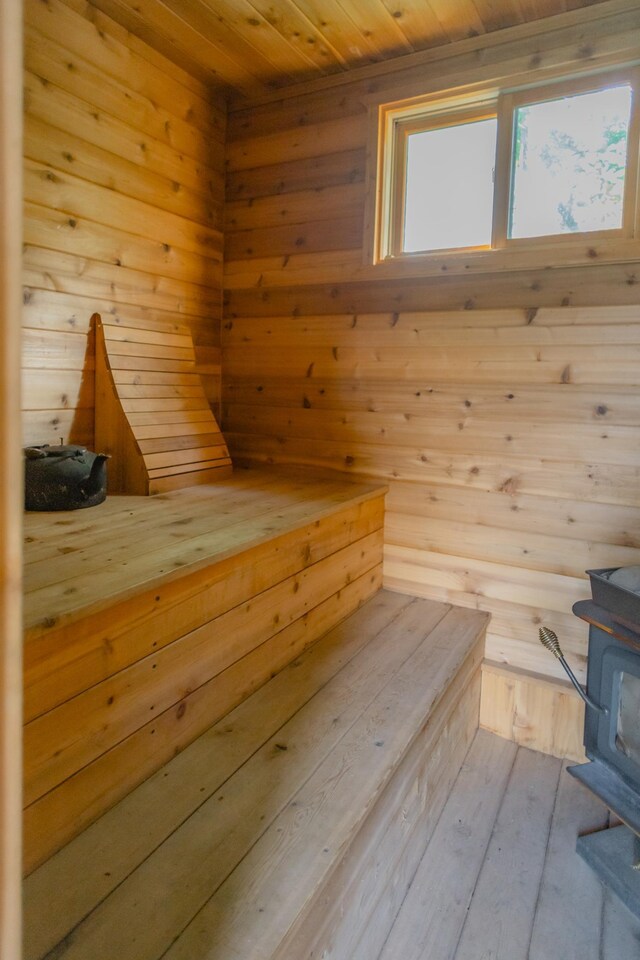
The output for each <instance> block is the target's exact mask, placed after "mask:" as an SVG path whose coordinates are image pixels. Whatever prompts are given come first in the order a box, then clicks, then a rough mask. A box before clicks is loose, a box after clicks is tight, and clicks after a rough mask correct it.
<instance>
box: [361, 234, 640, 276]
mask: <svg viewBox="0 0 640 960" xmlns="http://www.w3.org/2000/svg"><path fill="white" fill-rule="evenodd" d="M638 261H640V240H639V239H622V238H618V239H596V238H594V239H593V240H592V241H587V240H585V239H584V238H583V239H581V240H580V241H579V242H576V243H572V242H567V241H566V240H563V241H560V242H552V243H549V242H546V243H544V244H531V245H527V246H526V248H525V247H524V246H522V245H519V246H517V247H513V248H510V249H505V250H472V251H469V250H467V251H461V252H455V251H448V252H445V253H443V252H439V253H438V252H436V253H410V254H404V255H402V256H400V257H388V258H386V259H384V260H379V261H377V262H375V263H373V264H372V263H371V261H369V264H368V266H369V270H368V271H367V272H369V271H371V275H372V276H375V277H377V278H379V279H382V278H386V277H389V278H393V277H437V276H439V277H442V276H460V275H469V274H476V273H477V274H482V273H503V272H507V271H511V272H513V271H518V270H550V269H557V268H562V267H577V266H587V265H593V264H597V263H610V264H612V263H634V262H638Z"/></svg>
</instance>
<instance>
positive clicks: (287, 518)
mask: <svg viewBox="0 0 640 960" xmlns="http://www.w3.org/2000/svg"><path fill="white" fill-rule="evenodd" d="M383 493H384V489H380V488H377V489H376V488H374V487H371V486H363V485H353V484H345V483H336V482H335V481H334V482H331V481H319V482H315V483H314V482H313V481H309V480H306V481H304V480H299V481H296V480H291V479H289V480H286V479H285V478H283V477H281V476H278V475H277V474H276V475H271V476H266V475H264V474H260V475H258V476H256V477H254V476H253V474H252V472H249V476H248V477H247V476H240V477H236V478H234V479H230V480H227V481H223V482H220V483H219V484H217V485H215V486H211V487H206V486H203V487H194V488H190V489H188V490H183V491H176V492H174V493H170V494H163V495H159V496H158V497H153V498H145V499H144V500H143V502H142V504H141V505H140V509H139V511H138V512H136V511H135V510H133V509H132V507H136V506H137V505H138V504H137V503H136V502H135V501H136V499H137V498H133V497H111V498H108V500H107V501H106V502H105V504H103V505H102V506H103V507H106V509H105V510H102V511H101V510H100V508H94V513H93V522H89V523H88V524H87V523H86V522H85V523H84V524H83V523H82V521H80V520H78V518H74V519H72V520H70V523H71V526H72V528H73V527H74V525H75V526H76V529H75V534H74V542H75V547H74V548H73V549H71V550H67V551H66V552H64V551H63V553H62V554H61V553H60V550H59V540H58V538H57V536H56V531H55V524H56V517H57V515H56V514H53V515H49V514H47V515H45V514H42V515H38V516H34V517H33V523H32V524H31V525H30V528H29V533H28V535H27V537H28V541H29V545H31V546H33V554H32V556H31V557H28V558H27V568H28V572H27V575H26V576H27V581H28V583H29V585H30V586H29V587H28V588H27V590H28V593H27V599H26V605H25V606H26V612H27V618H28V622H30V623H31V625H32V628H31V629H27V632H26V636H25V645H26V650H27V653H26V656H25V705H26V717H27V718H29V719H28V722H27V723H26V726H25V731H24V739H25V764H24V800H25V804H26V808H25V855H24V860H25V868H26V869H27V871H28V870H30V869H33V867H34V866H35V865H36V864H37V863H39V862H41V861H42V860H43V859H46V857H47V856H49V855H50V854H51V853H52V852H54V851H55V850H56V849H58V848H59V847H60V846H62V845H63V844H64V842H66V841H67V840H69V839H70V838H71V837H73V836H75V835H76V834H77V833H78V832H79V831H80V830H81V829H82V828H83V827H84V826H87V825H88V824H89V823H91V822H92V821H93V820H95V819H96V818H97V817H98V816H99V815H100V814H101V813H103V812H104V811H105V810H106V809H108V808H109V807H110V806H111V805H113V803H114V802H116V801H117V800H118V799H120V798H121V797H122V796H123V795H124V794H126V793H127V792H128V790H130V789H131V788H132V787H133V786H135V785H137V784H138V783H140V782H141V780H143V779H144V778H145V776H149V775H150V774H152V773H153V772H154V771H155V770H157V769H158V767H159V766H161V764H162V763H164V762H166V760H167V759H168V758H169V757H171V756H172V755H173V754H174V753H175V752H178V751H180V750H181V749H183V748H184V747H185V746H187V745H188V744H189V743H190V742H191V741H192V740H193V739H194V738H195V737H197V736H198V735H199V734H200V733H202V731H203V730H204V729H206V728H207V727H208V726H210V725H211V723H214V722H216V721H217V720H219V719H220V718H221V717H222V716H223V715H224V714H225V713H227V712H229V711H230V710H232V709H233V708H234V707H235V706H236V705H237V704H238V703H239V702H240V701H241V700H243V699H244V698H245V697H247V696H249V695H250V694H251V693H252V692H254V691H255V690H256V689H257V688H258V687H259V686H261V685H262V684H263V683H264V682H266V681H267V680H268V679H269V677H270V676H271V675H272V673H273V672H275V671H277V670H278V669H281V668H282V667H284V666H286V664H287V663H288V662H289V661H290V660H292V659H293V658H294V657H296V656H297V655H298V654H299V653H300V652H301V651H302V650H303V649H305V648H306V647H307V646H308V645H309V644H310V643H312V642H313V640H315V639H317V637H318V636H319V635H320V634H321V633H322V632H324V631H325V630H327V629H329V628H330V627H331V626H333V625H334V624H335V623H336V622H337V621H338V620H340V619H341V618H342V617H344V616H347V615H348V614H349V613H350V612H352V611H353V610H354V609H356V608H357V607H358V606H359V605H360V604H361V603H362V602H363V601H364V600H366V599H367V598H368V597H369V596H371V595H372V594H373V593H374V592H375V591H376V590H378V589H379V587H380V584H381V558H382V523H383V501H382V497H383ZM31 519H32V517H31V516H28V518H27V520H28V521H29V520H31ZM96 524H97V526H96ZM100 525H102V533H100V531H99V527H100ZM68 532H70V531H68ZM100 544H102V545H103V548H104V550H105V551H106V552H105V553H102V555H101V556H99V554H100V553H101V548H100ZM53 558H57V559H56V561H55V562H54V563H52V562H51V561H52V559H53ZM96 564H97V566H96ZM85 565H86V566H85ZM92 585H93V586H92ZM45 608H47V609H48V613H46V614H44V615H43V611H44V609H45ZM105 654H106V656H105Z"/></svg>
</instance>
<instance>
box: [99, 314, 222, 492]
mask: <svg viewBox="0 0 640 960" xmlns="http://www.w3.org/2000/svg"><path fill="white" fill-rule="evenodd" d="M93 321H94V322H95V325H96V331H95V332H96V400H97V404H96V418H95V437H96V446H97V448H98V449H99V450H100V451H101V452H102V453H104V454H106V455H108V456H110V457H111V458H112V462H111V464H110V466H111V468H112V469H111V470H109V471H108V484H107V485H108V491H109V493H129V494H138V495H142V496H147V495H149V494H156V493H161V492H163V491H164V490H166V489H178V488H179V487H189V486H193V485H195V484H198V483H209V482H215V481H216V479H218V480H222V479H225V478H226V477H228V476H229V475H230V474H231V469H232V467H231V460H230V458H229V451H228V449H227V445H226V443H225V441H224V438H223V436H222V434H221V433H220V428H219V426H218V423H217V421H216V419H215V417H214V415H213V413H212V411H211V408H210V406H209V402H208V400H207V396H206V394H205V392H204V388H203V386H202V383H201V382H200V377H199V375H198V373H197V371H196V358H195V351H194V347H193V340H192V337H191V332H190V330H189V328H188V327H186V326H183V327H179V326H177V325H176V324H165V323H159V324H156V325H155V326H153V325H152V324H151V323H150V322H149V321H147V322H146V323H145V325H144V327H140V326H129V325H127V324H121V323H118V322H116V323H112V322H110V319H109V318H108V317H105V318H104V319H102V318H101V317H100V315H99V314H94V316H93ZM158 374H160V378H161V379H162V384H161V385H158V384H157V383H155V382H152V383H148V377H149V375H151V377H152V380H155V379H157V375H158ZM154 375H155V376H154ZM121 381H124V382H122V383H121ZM132 386H133V387H136V388H137V395H134V396H133V397H132V396H129V394H130V393H131V392H132V391H131V387H132ZM121 387H122V389H123V391H124V394H125V395H124V396H123V394H122V392H121ZM127 388H129V389H127ZM185 391H186V392H187V395H186V396H185V395H184V394H185Z"/></svg>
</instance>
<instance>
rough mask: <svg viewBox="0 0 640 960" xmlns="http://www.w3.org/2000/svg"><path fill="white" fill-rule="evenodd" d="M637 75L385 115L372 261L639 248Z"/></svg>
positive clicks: (396, 107) (413, 105)
mask: <svg viewBox="0 0 640 960" xmlns="http://www.w3.org/2000/svg"><path fill="white" fill-rule="evenodd" d="M639 93H640V82H639V77H638V68H630V69H627V70H626V71H618V72H616V73H615V74H613V73H609V74H602V73H601V74H598V75H596V76H592V77H588V78H581V79H578V80H572V81H565V82H563V83H561V84H554V85H546V86H538V87H535V88H527V89H522V90H511V91H486V92H485V93H484V94H483V95H482V96H480V97H478V96H477V95H476V97H475V98H470V97H466V98H465V97H463V96H461V97H459V98H458V99H457V100H439V101H438V100H430V101H428V102H425V101H422V102H420V101H411V102H410V103H409V104H408V105H403V104H391V105H388V106H385V107H381V108H380V111H381V127H380V130H381V134H382V135H381V141H380V142H381V148H380V157H379V186H380V190H379V195H378V210H377V220H376V222H377V225H378V226H377V237H376V255H375V259H376V260H378V261H379V260H389V259H396V258H405V259H406V258H412V257H415V256H416V255H418V256H420V255H422V256H423V257H424V256H426V255H431V256H433V255H434V254H438V255H441V254H448V253H461V252H464V253H465V254H473V253H475V252H477V253H485V254H486V253H488V252H489V253H490V252H494V251H499V250H505V251H506V250H509V249H516V248H520V249H522V247H525V248H531V249H533V248H535V247H537V248H540V247H544V246H546V247H547V248H548V246H549V245H550V244H556V245H557V244H558V243H563V242H568V243H570V242H571V241H573V243H574V244H575V243H576V242H577V241H582V246H583V247H584V240H585V238H587V239H588V240H589V241H594V240H598V241H603V240H604V241H612V240H621V239H622V240H636V239H637V238H638V227H637V217H636V195H637V181H638V137H639V132H638V130H639V128H638V113H639V111H638V99H639V97H638V94H639Z"/></svg>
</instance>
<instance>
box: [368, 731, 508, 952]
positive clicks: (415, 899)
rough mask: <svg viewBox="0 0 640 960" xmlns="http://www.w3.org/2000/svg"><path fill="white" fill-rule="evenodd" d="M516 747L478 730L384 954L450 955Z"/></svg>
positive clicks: (467, 904)
mask: <svg viewBox="0 0 640 960" xmlns="http://www.w3.org/2000/svg"><path fill="white" fill-rule="evenodd" d="M516 752H517V747H516V746H515V744H514V743H511V742H510V741H507V740H502V739H500V738H499V737H495V736H493V735H491V734H489V733H487V732H486V731H484V730H480V731H478V734H477V736H476V738H475V740H474V742H473V744H472V746H471V749H470V750H469V753H468V754H467V757H466V759H465V761H464V764H463V766H462V769H461V770H460V773H459V775H458V778H457V780H456V782H455V785H454V787H453V790H452V792H451V794H450V796H449V799H448V801H447V804H446V806H445V809H444V811H443V813H442V815H441V817H440V819H439V821H438V825H437V827H436V829H435V831H434V834H433V837H432V838H431V842H430V843H429V846H428V847H427V850H426V852H425V855H424V857H423V859H422V862H421V863H420V865H419V867H418V870H417V872H416V875H415V877H414V879H413V882H412V884H411V887H410V889H409V892H408V894H407V896H406V898H405V901H404V903H403V905H402V908H401V910H400V913H399V914H398V917H397V919H396V922H395V925H394V927H393V929H392V931H391V934H390V936H389V938H388V940H387V942H386V944H385V946H384V949H383V951H382V953H381V955H380V960H399V958H402V960H452V958H453V956H454V955H455V951H456V946H457V943H458V939H459V936H460V930H461V929H462V925H463V923H464V919H465V915H466V911H467V909H468V906H469V901H470V900H471V895H472V893H473V889H474V886H475V883H476V880H477V877H478V873H479V871H480V868H481V866H482V862H483V859H484V856H485V852H486V849H487V845H488V843H489V840H490V837H491V832H492V829H493V826H494V822H495V819H496V815H497V812H498V809H499V807H500V803H501V801H502V798H503V795H504V791H505V788H506V785H507V781H508V778H509V774H510V772H511V769H512V766H513V762H514V758H515V755H516Z"/></svg>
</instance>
